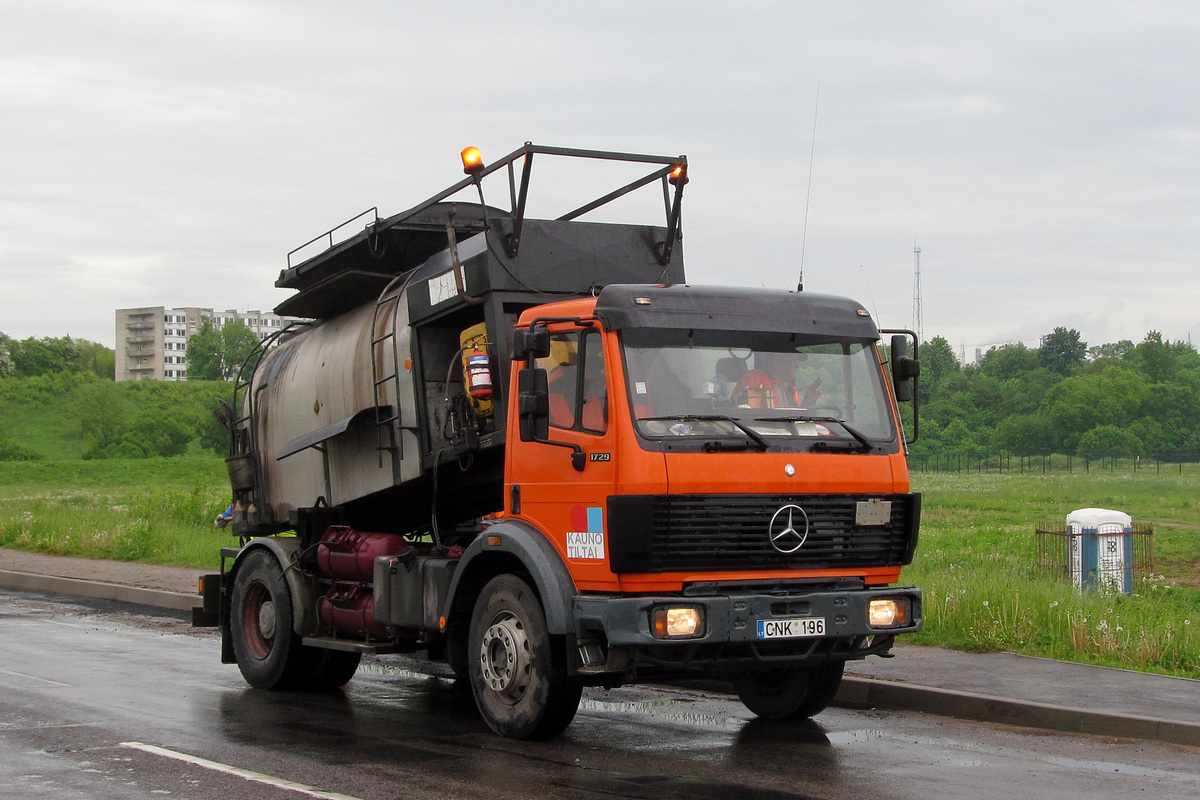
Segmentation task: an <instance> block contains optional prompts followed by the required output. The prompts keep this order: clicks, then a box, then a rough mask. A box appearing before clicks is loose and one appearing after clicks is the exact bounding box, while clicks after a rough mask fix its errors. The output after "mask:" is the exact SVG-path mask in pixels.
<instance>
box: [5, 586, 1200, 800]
mask: <svg viewBox="0 0 1200 800" xmlns="http://www.w3.org/2000/svg"><path fill="white" fill-rule="evenodd" d="M219 661H220V658H219V642H218V639H217V638H216V636H215V635H213V634H211V633H208V632H195V631H193V630H191V629H190V628H189V627H188V626H187V625H186V624H185V623H184V622H182V621H180V620H177V619H173V618H169V617H141V616H135V615H130V614H128V613H125V612H121V611H119V610H108V611H97V610H95V609H92V608H88V607H84V606H79V605H73V604H70V603H59V602H51V601H48V600H41V599H36V598H31V597H29V596H23V595H17V594H8V593H4V592H0V797H3V798H10V797H11V798H22V799H29V800H33V799H35V798H37V799H40V798H55V800H61V798H76V797H77V798H88V799H89V800H108V798H113V799H114V800H116V799H118V798H119V799H121V800H125V799H126V798H164V797H171V798H194V799H195V800H215V798H242V797H253V798H255V800H275V799H276V798H288V799H290V800H294V799H296V798H308V797H326V798H345V797H348V798H359V799H360V800H376V798H379V799H382V798H460V797H461V798H477V797H488V798H522V800H528V799H529V798H584V799H585V800H586V799H588V798H650V799H652V800H675V799H676V798H680V799H682V798H688V800H708V799H709V798H712V799H713V800H717V799H718V798H719V799H720V800H769V799H772V798H808V797H813V798H954V799H955V800H959V799H960V798H1004V800H1011V798H1012V797H1013V796H1014V795H1021V794H1025V795H1028V796H1030V797H1037V798H1039V799H1041V798H1078V797H1080V796H1084V797H1090V798H1110V797H1111V798H1118V797H1119V798H1126V797H1130V796H1138V795H1140V796H1153V797H1155V800H1169V799H1170V798H1194V797H1196V796H1197V795H1198V794H1200V788H1198V787H1200V751H1198V750H1197V749H1195V748H1185V747H1176V746H1170V745H1163V744H1154V743H1147V742H1142V741H1130V740H1106V739H1100V738H1096V737H1071V736H1066V735H1061V734H1049V733H1045V732H1038V731H1031V730H1028V729H1021V728H1012V727H1006V726H1000V725H988V724H978V723H968V722H961V721H956V720H948V719H942V718H937V717H928V716H924V715H920V714H904V713H882V712H871V711H849V710H842V709H832V710H830V711H828V712H826V713H824V714H821V715H820V716H819V717H817V719H816V721H814V722H807V723H803V724H793V725H784V726H781V725H778V724H766V723H762V722H760V721H757V720H754V719H752V718H751V717H750V715H749V714H748V712H746V711H745V709H744V708H742V706H741V705H740V704H739V703H738V702H737V701H736V700H734V699H732V698H729V697H726V696H722V695H719V694H708V693H705V692H702V691H699V690H689V689H675V688H669V689H663V688H656V687H634V688H628V689H620V690H614V691H608V692H606V691H603V690H589V691H588V692H587V693H586V694H585V699H584V705H583V707H582V708H581V710H580V713H579V716H577V717H576V720H575V723H574V724H573V725H572V726H571V727H570V728H569V729H568V730H567V732H566V733H565V734H564V735H563V736H562V737H560V738H558V739H556V740H554V741H551V742H514V741H508V740H504V739H500V738H498V737H496V736H494V735H492V734H491V733H490V732H489V731H488V730H487V729H486V728H485V726H484V725H483V723H482V722H481V721H479V719H478V717H477V716H476V714H475V710H474V706H473V703H472V701H471V698H470V696H469V694H468V693H466V692H464V691H462V690H461V689H460V688H459V687H458V686H457V685H456V684H455V683H454V682H453V681H451V680H449V679H447V678H443V677H439V676H437V675H431V674H428V673H429V672H430V671H436V670H431V668H429V667H428V666H427V665H423V664H422V663H421V662H415V661H408V660H405V659H402V658H399V657H386V658H380V659H376V660H374V661H369V662H365V663H364V667H363V668H362V669H360V671H359V674H358V676H356V678H355V680H354V681H353V682H352V683H351V684H350V686H349V687H348V689H347V690H346V691H345V692H340V693H335V694H329V695H294V694H274V693H268V692H260V691H257V690H252V689H249V688H247V687H246V685H245V684H244V683H243V682H242V679H241V676H240V674H239V673H238V671H237V668H236V667H234V666H226V665H222V664H220V663H219ZM285 783H288V784H290V785H284V784H285Z"/></svg>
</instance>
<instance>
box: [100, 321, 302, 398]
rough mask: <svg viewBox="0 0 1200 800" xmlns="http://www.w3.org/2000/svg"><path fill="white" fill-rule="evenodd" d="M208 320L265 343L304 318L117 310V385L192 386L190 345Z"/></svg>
mask: <svg viewBox="0 0 1200 800" xmlns="http://www.w3.org/2000/svg"><path fill="white" fill-rule="evenodd" d="M206 319H211V320H212V322H213V324H214V325H215V326H217V327H218V328H220V327H221V326H223V325H225V324H226V323H228V322H231V321H233V320H235V319H236V320H241V321H242V322H243V323H244V324H245V325H246V327H248V328H249V329H250V330H251V331H253V332H254V334H255V335H256V336H258V338H259V339H260V340H261V339H266V338H267V337H268V336H270V335H271V334H273V333H275V332H277V331H279V330H281V329H283V328H285V327H287V326H288V325H290V324H291V323H293V322H298V321H300V318H299V317H281V316H279V315H278V314H274V313H271V312H269V311H237V310H235V309H227V310H225V311H214V310H213V309H211V308H196V307H193V306H188V307H185V308H167V307H165V306H146V307H143V308H118V309H117V351H116V356H117V364H116V367H117V369H116V379H117V380H118V381H138V380H151V381H181V380H187V343H188V339H190V338H191V337H192V336H193V335H195V334H196V332H197V331H199V330H200V323H201V322H202V321H204V320H206Z"/></svg>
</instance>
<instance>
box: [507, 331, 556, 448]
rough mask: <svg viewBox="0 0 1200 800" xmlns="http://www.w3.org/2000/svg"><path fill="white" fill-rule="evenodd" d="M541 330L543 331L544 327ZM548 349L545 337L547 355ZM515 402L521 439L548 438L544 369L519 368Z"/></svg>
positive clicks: (535, 440) (546, 388)
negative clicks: (519, 422)
mask: <svg viewBox="0 0 1200 800" xmlns="http://www.w3.org/2000/svg"><path fill="white" fill-rule="evenodd" d="M542 330H543V331H545V329H544V328H543V329H542ZM517 333H518V334H520V333H524V331H517ZM514 344H515V342H514ZM549 350H550V340H549V337H547V339H546V354H547V355H549ZM517 404H518V405H517V411H518V414H519V415H520V421H521V441H523V442H541V441H545V440H546V439H548V438H550V388H549V383H548V382H547V378H546V370H544V369H539V368H537V367H526V368H525V369H523V370H521V372H520V373H519V374H518V375H517Z"/></svg>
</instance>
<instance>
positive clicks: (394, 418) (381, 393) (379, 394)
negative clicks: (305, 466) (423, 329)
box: [371, 270, 415, 469]
mask: <svg viewBox="0 0 1200 800" xmlns="http://www.w3.org/2000/svg"><path fill="white" fill-rule="evenodd" d="M414 272H415V270H414ZM412 274H413V272H409V273H407V274H405V275H397V276H396V277H395V278H393V279H392V280H391V282H389V283H388V285H387V286H385V287H384V289H383V291H382V292H380V293H379V297H377V298H376V299H375V310H374V312H373V313H372V317H371V392H372V397H371V399H372V401H373V402H374V406H375V442H376V446H375V450H376V452H377V453H378V455H379V467H380V468H381V469H382V468H383V454H384V453H390V454H392V457H393V459H395V460H397V461H399V460H403V458H404V439H403V437H402V436H401V435H400V427H401V424H400V412H401V407H400V354H399V352H398V350H397V346H396V323H397V320H398V319H399V318H400V313H399V312H400V298H401V297H403V296H404V290H405V289H406V288H407V287H408V281H409V278H410V277H411V276H412ZM389 307H390V309H391V312H392V320H391V324H390V325H388V326H386V327H387V330H385V331H384V332H383V333H380V332H379V324H380V319H381V318H382V317H384V316H385V315H386V313H387V311H388V309H389ZM389 345H390V347H389ZM389 350H390V355H391V362H392V367H391V370H390V371H388V370H387V369H386V367H387V357H388V355H389ZM381 373H383V374H381ZM389 383H390V384H391V386H392V396H393V397H394V398H395V400H396V402H395V403H394V404H392V403H388V402H385V401H386V400H387V392H386V387H387V386H388V384H389ZM385 431H386V432H387V436H386V438H385V436H384V432H385Z"/></svg>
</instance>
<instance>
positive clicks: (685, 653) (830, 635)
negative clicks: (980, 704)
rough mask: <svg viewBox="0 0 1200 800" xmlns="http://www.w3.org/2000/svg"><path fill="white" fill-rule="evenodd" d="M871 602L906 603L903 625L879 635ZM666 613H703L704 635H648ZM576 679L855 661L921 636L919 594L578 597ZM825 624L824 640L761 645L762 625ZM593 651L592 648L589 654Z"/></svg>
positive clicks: (897, 590)
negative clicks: (660, 612)
mask: <svg viewBox="0 0 1200 800" xmlns="http://www.w3.org/2000/svg"><path fill="white" fill-rule="evenodd" d="M876 599H907V600H908V602H909V604H910V608H911V613H910V616H909V619H908V621H907V623H906V624H904V625H901V626H898V627H890V628H877V627H872V626H871V625H869V624H868V616H867V610H868V606H869V604H870V602H871V601H872V600H876ZM663 606H690V607H696V608H700V609H701V610H702V612H703V615H704V621H705V624H704V628H703V631H702V633H701V634H700V635H697V636H694V637H688V638H678V639H669V638H660V637H657V636H655V635H654V633H653V627H652V626H653V612H654V609H655V608H660V607H663ZM574 613H575V623H576V640H577V642H578V643H579V645H580V653H581V659H580V672H582V673H587V672H596V673H611V672H622V671H629V670H636V669H639V668H653V669H657V670H667V671H676V670H678V671H683V672H688V671H692V672H694V671H698V670H708V671H716V672H721V671H738V670H744V669H751V668H756V667H766V666H775V667H785V666H800V665H803V664H806V663H814V662H817V661H824V660H828V659H857V658H863V657H865V656H867V655H871V654H875V653H882V652H886V651H887V650H888V649H890V647H891V644H892V640H893V637H894V636H895V635H896V634H901V633H914V632H916V631H919V630H921V625H922V620H921V590H920V589H918V588H916V587H913V586H907V587H896V588H886V589H855V590H852V591H818V592H809V593H798V594H788V595H781V594H714V595H703V596H688V597H679V596H661V595H659V596H646V597H629V596H624V595H581V596H577V597H576V598H575V607H574ZM795 619H801V620H816V619H823V620H824V634H823V635H820V636H803V637H796V638H770V639H765V638H760V636H759V627H760V626H759V622H760V621H761V620H768V621H769V620H795ZM589 648H591V649H589Z"/></svg>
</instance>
